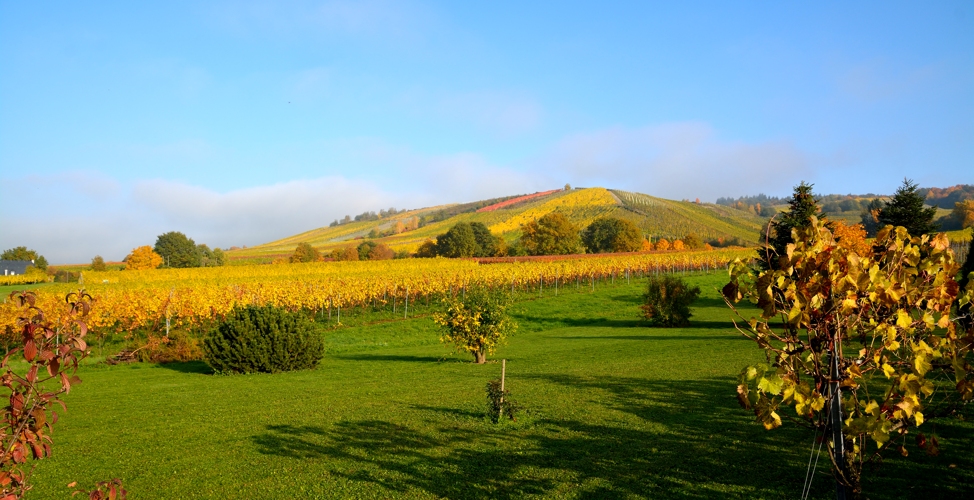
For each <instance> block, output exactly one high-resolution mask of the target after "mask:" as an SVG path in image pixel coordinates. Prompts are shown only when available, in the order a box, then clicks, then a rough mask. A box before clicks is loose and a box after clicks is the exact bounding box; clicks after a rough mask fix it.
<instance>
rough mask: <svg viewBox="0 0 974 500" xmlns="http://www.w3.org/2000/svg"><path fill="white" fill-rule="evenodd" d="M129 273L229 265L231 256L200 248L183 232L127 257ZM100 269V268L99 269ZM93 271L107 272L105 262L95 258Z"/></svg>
mask: <svg viewBox="0 0 974 500" xmlns="http://www.w3.org/2000/svg"><path fill="white" fill-rule="evenodd" d="M124 262H125V269H129V270H133V271H138V270H141V269H156V268H159V267H170V268H185V267H212V266H223V265H226V264H227V256H226V254H225V253H224V252H223V250H220V249H219V248H214V249H212V250H211V249H210V247H209V246H207V245H206V244H199V245H197V244H196V242H195V241H193V239H192V238H189V237H187V236H186V235H185V234H183V233H181V232H179V231H170V232H168V233H165V234H160V235H159V236H158V237H157V238H156V244H155V246H151V247H150V246H149V245H144V246H141V247H138V248H135V249H133V250H132V252H131V253H130V254H128V255H127V256H126V257H125V260H124ZM96 266H97V268H96ZM91 268H92V269H93V270H96V271H97V270H104V269H105V261H104V259H102V258H101V256H95V258H94V259H92V261H91Z"/></svg>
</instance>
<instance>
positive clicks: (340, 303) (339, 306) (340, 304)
mask: <svg viewBox="0 0 974 500" xmlns="http://www.w3.org/2000/svg"><path fill="white" fill-rule="evenodd" d="M338 324H339V325H340V324H342V296H341V295H339V296H338Z"/></svg>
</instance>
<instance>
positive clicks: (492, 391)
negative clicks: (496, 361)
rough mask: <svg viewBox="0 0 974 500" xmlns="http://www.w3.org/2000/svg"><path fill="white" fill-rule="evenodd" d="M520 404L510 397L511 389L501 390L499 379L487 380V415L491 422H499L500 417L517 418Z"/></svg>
mask: <svg viewBox="0 0 974 500" xmlns="http://www.w3.org/2000/svg"><path fill="white" fill-rule="evenodd" d="M521 409H522V408H521V405H519V404H517V401H514V400H513V399H511V391H508V390H507V389H504V390H501V381H500V379H497V380H491V381H490V382H487V416H488V417H489V418H490V421H491V422H493V423H495V424H496V423H498V422H500V419H501V417H507V418H509V419H511V420H517V414H518V413H519V412H520V411H521Z"/></svg>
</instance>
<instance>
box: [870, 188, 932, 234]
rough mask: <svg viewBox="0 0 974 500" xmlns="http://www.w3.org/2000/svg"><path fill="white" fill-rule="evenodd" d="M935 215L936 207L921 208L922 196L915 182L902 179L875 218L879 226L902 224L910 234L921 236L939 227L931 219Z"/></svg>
mask: <svg viewBox="0 0 974 500" xmlns="http://www.w3.org/2000/svg"><path fill="white" fill-rule="evenodd" d="M936 215H937V207H930V208H923V196H921V195H920V193H918V192H917V185H916V183H914V182H913V181H912V180H910V179H903V185H902V186H900V187H899V189H897V190H896V193H895V194H893V198H892V199H890V200H889V202H887V203H886V205H884V206H883V208H881V209H880V210H879V214H878V215H877V219H878V220H879V227H884V226H903V227H905V228H906V230H907V231H908V232H909V233H910V234H911V235H912V236H922V235H924V234H929V233H933V232H935V231H937V229H939V228H940V225H939V224H937V223H935V222H934V221H933V218H934V217H936Z"/></svg>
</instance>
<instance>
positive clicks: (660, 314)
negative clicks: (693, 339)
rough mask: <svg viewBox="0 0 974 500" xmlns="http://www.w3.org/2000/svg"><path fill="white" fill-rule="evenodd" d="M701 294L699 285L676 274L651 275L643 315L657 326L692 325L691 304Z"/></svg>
mask: <svg viewBox="0 0 974 500" xmlns="http://www.w3.org/2000/svg"><path fill="white" fill-rule="evenodd" d="M699 296H700V288H699V287H693V288H690V286H689V285H688V284H687V283H686V282H685V281H683V280H682V279H680V278H677V277H676V276H670V275H662V276H650V278H649V287H648V289H647V290H646V295H645V296H644V299H645V300H644V303H643V306H642V309H643V316H645V317H646V319H648V320H649V321H650V323H652V324H653V325H656V326H690V316H691V314H690V305H691V304H693V301H695V300H697V297H699Z"/></svg>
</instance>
